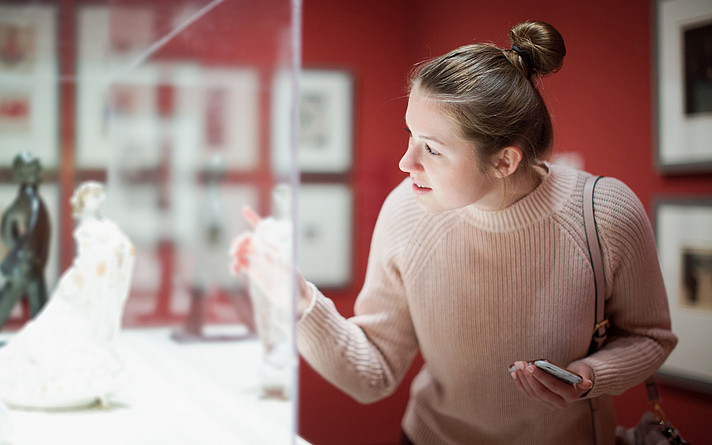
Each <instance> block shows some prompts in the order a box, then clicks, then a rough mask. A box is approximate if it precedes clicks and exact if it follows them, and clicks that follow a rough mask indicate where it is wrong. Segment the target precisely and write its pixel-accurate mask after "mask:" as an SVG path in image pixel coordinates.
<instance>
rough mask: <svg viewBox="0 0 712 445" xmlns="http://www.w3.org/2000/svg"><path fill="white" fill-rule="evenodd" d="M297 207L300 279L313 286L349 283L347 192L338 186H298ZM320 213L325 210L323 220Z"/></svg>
mask: <svg viewBox="0 0 712 445" xmlns="http://www.w3.org/2000/svg"><path fill="white" fill-rule="evenodd" d="M298 205H299V221H298V223H297V226H296V227H297V231H298V236H297V262H298V264H299V268H300V270H301V271H302V273H303V274H304V277H305V278H306V279H307V280H310V281H312V282H314V284H316V285H317V286H322V287H342V286H347V285H348V284H349V282H350V280H351V252H352V249H351V239H352V228H351V222H352V220H353V219H352V218H353V216H352V196H351V189H350V188H349V187H348V186H346V185H342V184H302V185H301V187H300V188H299V196H298ZM324 209H329V216H328V217H327V218H325V217H324Z"/></svg>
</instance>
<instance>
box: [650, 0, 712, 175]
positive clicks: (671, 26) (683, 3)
mask: <svg viewBox="0 0 712 445" xmlns="http://www.w3.org/2000/svg"><path fill="white" fill-rule="evenodd" d="M655 26H656V29H655V34H656V37H657V66H656V72H657V79H656V80H657V82H656V83H655V84H654V85H655V86H654V88H655V90H656V93H657V130H658V137H657V139H658V140H657V149H656V153H655V154H656V156H655V163H656V167H657V169H658V170H659V171H660V172H662V173H690V172H701V171H712V145H710V143H709V141H710V140H712V78H710V76H709V74H708V72H709V71H708V70H710V69H712V54H710V52H709V50H707V49H704V48H706V47H710V45H712V3H710V2H709V1H707V0H657V1H656V24H655Z"/></svg>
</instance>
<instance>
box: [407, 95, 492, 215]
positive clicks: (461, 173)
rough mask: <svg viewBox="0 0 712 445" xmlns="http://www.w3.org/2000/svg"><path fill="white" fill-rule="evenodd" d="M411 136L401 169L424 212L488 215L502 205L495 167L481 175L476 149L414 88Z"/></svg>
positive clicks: (410, 102)
mask: <svg viewBox="0 0 712 445" xmlns="http://www.w3.org/2000/svg"><path fill="white" fill-rule="evenodd" d="M405 122H406V126H407V128H406V129H407V131H408V133H409V135H410V138H409V140H408V150H407V151H406V152H405V154H404V155H403V157H402V158H401V160H400V163H399V164H398V166H399V167H400V169H401V170H402V171H404V172H406V173H408V174H409V175H410V179H411V181H413V192H414V193H415V195H416V200H417V202H418V205H419V206H420V208H421V209H423V211H425V212H440V211H443V210H451V209H457V208H460V207H464V206H467V205H470V204H474V205H475V206H477V207H478V208H481V209H485V210H495V209H497V208H499V206H500V205H501V198H502V195H501V189H500V187H498V186H497V184H496V182H495V180H494V179H493V177H494V167H490V166H488V167H487V168H486V169H485V172H484V173H483V169H482V168H481V167H480V163H479V161H478V159H477V155H476V150H477V147H476V146H475V144H474V143H473V142H470V141H466V140H464V139H463V138H462V137H461V136H459V132H458V131H457V127H456V126H455V123H454V122H453V121H452V119H451V118H449V117H448V116H447V115H446V114H445V112H444V111H443V109H442V108H441V107H440V106H439V105H438V104H437V103H435V102H433V101H432V100H429V99H428V97H427V96H426V95H424V94H423V93H422V92H420V91H419V90H418V88H414V89H413V91H411V94H410V98H409V100H408V109H407V111H406V113H405Z"/></svg>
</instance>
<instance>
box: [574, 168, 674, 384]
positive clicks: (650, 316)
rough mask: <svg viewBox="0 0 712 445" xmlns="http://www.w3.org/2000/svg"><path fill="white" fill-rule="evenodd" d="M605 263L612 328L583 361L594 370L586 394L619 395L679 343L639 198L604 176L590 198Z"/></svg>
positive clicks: (621, 184) (607, 300)
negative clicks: (600, 344)
mask: <svg viewBox="0 0 712 445" xmlns="http://www.w3.org/2000/svg"><path fill="white" fill-rule="evenodd" d="M594 211H595V215H596V225H597V228H598V232H599V235H600V239H601V243H602V249H603V253H604V261H605V265H604V268H605V277H606V306H605V312H606V316H607V317H608V319H609V321H610V323H611V328H610V329H609V330H608V340H607V342H606V344H605V346H604V347H603V348H602V349H601V350H599V351H598V352H596V353H594V354H592V355H590V356H589V357H586V358H585V359H583V361H584V362H586V363H587V364H589V365H590V366H591V367H592V368H593V370H594V373H595V377H596V380H595V386H594V388H593V389H592V390H591V392H590V393H589V395H588V396H589V397H596V396H599V395H601V394H620V393H622V392H623V391H625V390H626V389H628V388H630V387H631V386H634V385H636V384H638V383H640V382H642V381H643V380H645V379H646V378H647V377H649V376H650V375H652V374H653V373H654V372H655V371H656V370H657V369H658V368H659V367H660V365H662V364H663V362H664V361H665V359H666V358H667V356H668V355H669V354H670V352H671V351H672V349H673V348H674V347H675V344H676V343H677V337H676V336H675V335H674V334H673V333H672V332H671V330H670V329H671V326H670V316H669V311H668V302H667V295H666V293H665V285H664V283H663V278H662V273H661V271H660V264H659V262H658V257H657V253H656V246H655V236H654V234H653V230H652V227H651V224H650V221H649V220H648V217H647V215H646V213H645V209H644V208H643V205H642V203H641V202H640V201H639V200H638V198H637V196H635V194H634V193H633V192H632V191H631V190H630V189H629V188H628V187H627V186H626V185H625V184H623V183H622V182H620V181H618V180H616V179H613V178H603V179H601V180H600V181H599V185H598V186H597V187H596V194H595V196H594Z"/></svg>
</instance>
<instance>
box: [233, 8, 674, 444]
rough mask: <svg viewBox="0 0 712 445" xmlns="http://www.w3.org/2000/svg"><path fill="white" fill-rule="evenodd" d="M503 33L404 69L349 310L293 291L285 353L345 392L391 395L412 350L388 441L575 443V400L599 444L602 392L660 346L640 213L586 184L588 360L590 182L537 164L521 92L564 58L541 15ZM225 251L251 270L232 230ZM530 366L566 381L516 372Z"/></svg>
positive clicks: (621, 193) (607, 189) (535, 115)
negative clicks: (596, 334) (406, 83)
mask: <svg viewBox="0 0 712 445" xmlns="http://www.w3.org/2000/svg"><path fill="white" fill-rule="evenodd" d="M510 40H511V43H512V47H511V48H507V49H500V48H497V47H495V46H493V45H489V44H479V45H469V46H464V47H461V48H458V49H455V50H454V51H452V52H450V53H448V54H445V55H443V56H441V57H438V58H436V59H433V60H431V61H429V62H426V63H424V64H422V65H419V66H417V67H416V69H415V70H414V72H413V75H412V79H411V83H410V96H409V101H408V108H407V111H406V115H405V120H406V125H407V128H406V131H407V132H408V134H409V137H410V139H409V142H408V148H407V150H406V152H405V155H404V156H403V158H402V159H401V161H400V168H401V170H403V171H404V172H405V173H407V174H408V175H409V179H407V180H405V181H404V182H403V183H401V184H400V185H399V186H398V187H396V188H395V190H393V191H392V192H391V194H390V195H389V197H388V198H387V199H386V201H385V203H384V205H383V208H382V210H381V212H380V215H379V218H378V221H377V224H376V227H375V230H374V234H373V238H372V244H371V251H370V255H369V262H368V268H367V273H366V279H365V283H364V286H363V289H362V290H361V292H360V294H359V296H358V299H357V301H356V305H355V314H356V315H355V316H354V317H352V318H349V319H344V318H343V317H341V316H340V315H339V314H338V313H337V311H336V310H335V307H334V305H333V303H332V302H331V301H330V300H328V299H327V298H326V297H324V296H323V295H322V294H321V293H320V292H319V291H318V290H317V289H316V288H314V287H313V286H311V285H309V284H307V283H306V282H304V281H303V280H302V281H301V283H302V284H301V288H300V302H299V303H300V304H299V307H300V312H302V313H301V314H300V320H299V322H298V325H297V346H298V349H299V351H300V353H301V354H302V356H303V357H304V358H305V359H306V360H307V361H308V362H309V363H310V364H311V366H313V367H314V369H316V370H317V371H319V372H320V373H321V374H322V375H323V376H324V377H325V378H326V379H328V380H329V381H330V382H332V383H333V384H334V385H336V386H337V387H339V388H341V389H342V390H343V391H345V392H346V393H348V394H350V395H351V396H352V397H354V398H355V399H356V400H359V401H361V402H363V403H369V402H373V401H376V400H379V399H381V398H383V397H386V396H388V395H389V394H391V393H392V392H393V391H394V390H395V389H396V388H397V387H398V385H399V383H400V382H401V380H402V379H403V376H404V375H405V373H406V371H407V370H408V367H409V366H410V364H411V361H412V359H413V357H414V356H415V354H416V353H417V352H418V351H419V352H420V353H421V354H422V357H423V360H424V366H423V367H422V369H421V370H420V372H419V374H418V375H417V376H416V377H415V379H414V380H413V382H412V385H411V396H410V399H409V402H408V406H407V409H406V412H405V415H404V418H403V421H402V426H403V431H404V437H403V439H402V440H403V443H405V444H407V443H415V444H476V443H486V444H512V443H536V444H563V443H565V444H581V443H585V444H591V443H593V440H594V432H593V427H592V423H591V412H590V408H589V403H588V402H587V399H590V398H597V400H598V405H599V414H598V416H599V418H600V419H601V421H602V424H603V433H604V434H603V436H604V437H599V443H613V440H614V439H613V434H614V426H615V418H614V412H613V405H612V402H611V398H610V395H612V394H619V393H621V392H623V391H625V390H626V389H628V388H630V387H631V386H634V385H636V384H638V383H640V382H642V381H643V380H645V378H646V377H648V376H649V375H651V374H653V373H654V371H655V370H656V369H657V368H658V367H659V366H660V365H661V364H662V363H663V361H664V360H665V358H666V357H667V356H668V354H669V353H670V351H671V350H672V348H673V347H674V345H675V343H676V341H677V340H676V337H675V336H674V334H672V332H671V331H670V319H669V313H668V307H667V299H666V295H665V290H664V286H663V281H662V277H661V273H660V270H659V265H658V260H657V256H656V250H655V244H654V237H653V232H652V230H651V227H650V223H649V221H648V219H647V216H646V214H645V211H644V209H643V206H642V205H641V203H640V201H639V200H638V199H637V198H636V196H635V195H634V194H633V192H632V191H631V190H630V189H629V188H628V187H626V186H625V185H624V184H623V183H621V182H620V181H618V180H615V179H612V178H604V179H602V180H600V181H599V182H598V186H597V188H596V196H595V199H594V206H595V212H596V219H597V224H598V230H599V233H600V236H601V243H602V246H603V247H602V248H603V253H604V262H605V276H606V280H607V281H606V289H605V295H606V298H607V303H606V313H607V316H608V318H609V319H610V322H611V327H610V328H609V337H608V342H607V343H606V345H605V346H604V347H603V348H602V349H600V350H598V351H597V352H594V353H591V354H589V353H588V349H589V345H590V343H591V337H592V332H593V320H594V310H595V303H594V283H593V279H594V278H593V275H592V272H591V265H590V262H589V257H588V251H587V247H586V238H585V231H584V224H583V216H582V190H583V184H584V181H585V180H586V178H587V177H589V176H590V175H589V174H588V173H585V172H581V171H577V170H574V169H572V168H568V167H564V166H561V165H556V164H549V163H547V162H545V161H544V159H545V158H546V156H547V155H548V152H549V150H550V148H551V145H552V125H551V119H550V117H549V113H548V111H547V108H546V105H545V104H544V101H543V100H542V97H541V95H540V94H539V91H538V90H537V85H538V83H539V82H540V80H541V78H542V77H543V76H545V75H547V74H550V73H553V72H556V71H557V70H558V69H559V68H560V67H561V65H562V62H563V57H564V55H565V51H566V50H565V46H564V42H563V39H562V37H561V35H560V34H559V33H558V32H557V31H556V30H555V29H554V28H553V27H552V26H550V25H548V24H546V23H542V22H525V23H521V24H518V25H516V26H515V27H514V28H512V30H511V31H510ZM238 247H240V248H239V249H238V252H237V253H238V254H239V255H238V257H239V260H238V264H239V265H241V267H242V268H243V269H245V270H247V272H248V273H250V274H251V276H252V275H253V271H252V270H251V269H250V260H251V258H250V253H251V252H250V243H249V237H247V238H243V243H242V245H241V246H238ZM253 260H254V259H253ZM257 278H259V277H257ZM539 358H545V359H548V360H551V361H553V362H555V363H558V364H561V365H563V366H565V367H567V368H569V369H570V370H572V371H574V372H576V373H578V374H580V375H581V376H582V377H583V379H582V382H580V383H576V384H567V383H564V382H561V381H558V380H557V379H555V378H554V377H552V376H551V375H549V374H547V373H545V372H544V371H542V370H540V369H538V368H536V367H534V366H532V365H530V363H529V361H530V360H533V359H539ZM512 363H514V368H513V370H512V371H511V372H509V371H508V368H509V366H510V365H511V364H512Z"/></svg>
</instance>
